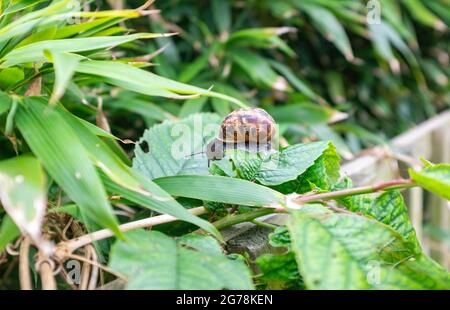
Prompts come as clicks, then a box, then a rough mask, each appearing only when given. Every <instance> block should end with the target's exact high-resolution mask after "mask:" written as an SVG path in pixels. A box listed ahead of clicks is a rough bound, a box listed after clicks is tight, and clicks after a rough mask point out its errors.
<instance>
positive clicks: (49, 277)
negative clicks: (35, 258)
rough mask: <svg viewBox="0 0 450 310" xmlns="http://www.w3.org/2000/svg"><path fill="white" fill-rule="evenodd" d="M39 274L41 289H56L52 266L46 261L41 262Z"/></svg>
mask: <svg viewBox="0 0 450 310" xmlns="http://www.w3.org/2000/svg"><path fill="white" fill-rule="evenodd" d="M39 275H40V276H41V284H42V289H43V290H56V282H55V277H54V276H53V270H52V267H51V266H50V264H49V263H48V262H43V263H42V264H41V265H40V268H39Z"/></svg>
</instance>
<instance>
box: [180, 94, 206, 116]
mask: <svg viewBox="0 0 450 310" xmlns="http://www.w3.org/2000/svg"><path fill="white" fill-rule="evenodd" d="M207 100H208V98H207V97H200V98H195V99H189V100H186V101H185V102H184V103H183V106H182V107H181V109H180V113H179V114H178V117H179V118H186V117H188V116H189V115H191V114H195V113H200V112H201V111H202V109H203V107H204V105H205V104H206V101H207Z"/></svg>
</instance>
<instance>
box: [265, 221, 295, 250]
mask: <svg viewBox="0 0 450 310" xmlns="http://www.w3.org/2000/svg"><path fill="white" fill-rule="evenodd" d="M269 244H270V245H271V246H273V247H290V246H291V237H290V236H289V230H288V229H287V228H286V226H280V227H277V228H276V229H275V230H274V231H273V232H271V233H270V234H269Z"/></svg>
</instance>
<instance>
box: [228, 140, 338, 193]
mask: <svg viewBox="0 0 450 310" xmlns="http://www.w3.org/2000/svg"><path fill="white" fill-rule="evenodd" d="M226 154H227V156H226V157H225V158H224V159H223V160H222V161H227V160H229V159H231V160H232V161H233V164H234V169H235V171H236V172H237V175H238V176H239V177H240V178H243V179H246V180H256V181H258V182H259V183H261V184H263V185H267V186H278V187H277V188H278V189H280V190H282V191H283V192H286V189H287V188H289V189H291V190H292V191H296V190H298V189H300V186H302V187H304V186H305V183H308V184H309V182H313V183H315V184H316V183H317V184H316V185H317V186H325V185H327V186H328V185H329V183H333V181H334V180H335V179H337V177H338V174H339V156H338V155H337V154H336V151H335V148H334V146H333V145H332V144H331V143H329V142H326V141H320V142H312V143H305V144H296V145H292V146H289V147H287V148H285V149H283V150H281V151H279V152H275V153H272V154H269V155H266V154H262V153H258V154H256V155H255V154H251V153H250V152H246V151H242V150H237V151H231V150H230V151H227V152H226ZM303 174H306V176H303ZM316 174H317V175H316ZM286 183H290V184H286ZM327 186H325V187H324V189H326V188H327ZM288 192H289V191H288Z"/></svg>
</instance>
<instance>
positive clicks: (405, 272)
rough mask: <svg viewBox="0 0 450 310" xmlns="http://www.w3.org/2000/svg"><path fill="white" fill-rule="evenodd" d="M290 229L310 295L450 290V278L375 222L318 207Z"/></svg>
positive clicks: (299, 215) (294, 219) (301, 214)
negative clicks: (321, 292) (316, 292)
mask: <svg viewBox="0 0 450 310" xmlns="http://www.w3.org/2000/svg"><path fill="white" fill-rule="evenodd" d="M288 227H289V231H290V234H291V238H292V249H293V251H294V252H295V254H296V258H297V263H298V265H299V271H300V273H301V274H302V276H303V279H304V281H305V284H306V286H307V288H309V289H393V288H395V289H445V288H449V285H450V277H449V274H448V273H447V272H445V271H443V270H440V269H439V268H437V267H436V266H434V265H433V263H432V261H430V260H429V259H428V258H426V257H424V256H423V255H422V254H418V255H417V254H415V252H414V247H411V244H409V243H407V242H404V240H403V238H402V237H401V236H400V235H399V234H398V233H396V232H395V231H394V230H393V229H391V228H389V227H388V226H386V225H384V224H381V223H379V222H376V221H374V220H370V219H367V218H364V217H362V216H357V215H348V214H342V213H340V214H335V213H332V212H330V211H329V210H327V208H325V207H322V206H320V205H314V207H310V208H303V209H301V210H298V211H293V212H292V214H291V219H290V221H289V223H288ZM427 266H431V267H430V268H432V272H424V269H425V268H426V267H427Z"/></svg>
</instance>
